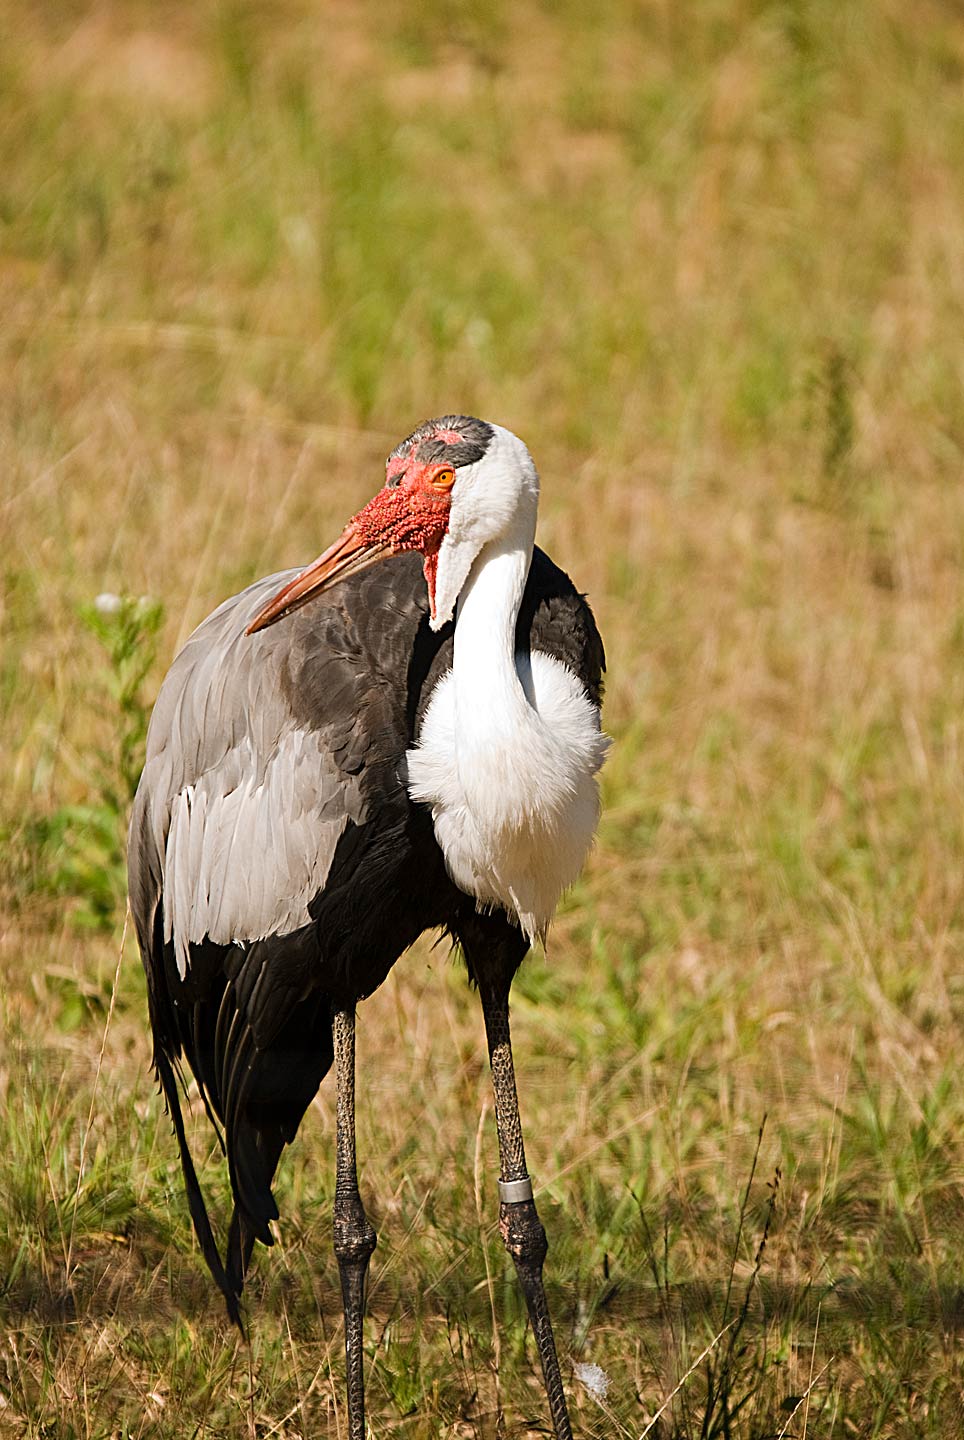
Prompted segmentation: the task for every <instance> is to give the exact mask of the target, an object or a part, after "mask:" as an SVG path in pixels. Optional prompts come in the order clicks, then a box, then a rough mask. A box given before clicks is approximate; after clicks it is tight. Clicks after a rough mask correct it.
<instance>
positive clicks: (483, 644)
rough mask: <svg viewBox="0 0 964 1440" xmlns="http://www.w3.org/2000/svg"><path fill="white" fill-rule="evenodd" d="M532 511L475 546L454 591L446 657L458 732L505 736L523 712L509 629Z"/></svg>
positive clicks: (528, 548) (471, 736) (474, 737)
mask: <svg viewBox="0 0 964 1440" xmlns="http://www.w3.org/2000/svg"><path fill="white" fill-rule="evenodd" d="M534 530H535V525H534V517H533V521H531V522H530V521H529V520H528V517H526V516H525V515H521V516H519V518H518V521H517V522H516V523H515V524H514V525H513V526H512V527H511V528H510V529H509V530H508V531H507V532H506V533H505V534H504V535H502V536H499V537H498V538H497V539H495V540H490V541H489V543H488V544H487V545H485V546H483V548H482V549H481V550H480V552H479V554H478V555H477V556H476V558H475V561H474V562H473V565H472V568H471V570H470V571H469V578H468V580H467V581H466V583H465V585H464V586H463V588H462V593H461V594H460V596H459V601H458V607H457V609H456V617H455V641H454V655H453V659H452V670H453V678H454V683H455V694H456V710H457V714H458V725H459V732H460V735H461V736H462V737H463V738H464V739H465V740H466V741H468V742H469V743H470V744H471V742H472V741H478V740H479V739H481V738H482V736H483V735H499V736H502V737H505V736H506V735H507V734H509V733H511V732H512V731H513V730H515V729H516V728H518V726H519V725H524V724H525V723H526V719H527V718H528V712H529V709H530V707H529V702H528V700H527V698H526V693H525V689H524V686H523V679H522V677H521V676H520V674H519V671H518V668H517V665H516V654H515V631H516V621H517V620H518V617H519V607H520V605H521V604H522V594H523V591H524V590H525V584H526V578H527V576H528V574H529V565H530V563H531V560H532V545H533V538H534Z"/></svg>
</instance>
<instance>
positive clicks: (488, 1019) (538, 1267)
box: [479, 976, 572, 1440]
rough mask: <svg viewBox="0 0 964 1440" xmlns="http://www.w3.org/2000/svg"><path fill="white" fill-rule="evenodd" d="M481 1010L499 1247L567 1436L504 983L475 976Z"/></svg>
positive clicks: (567, 1439)
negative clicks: (491, 1099) (494, 1140)
mask: <svg viewBox="0 0 964 1440" xmlns="http://www.w3.org/2000/svg"><path fill="white" fill-rule="evenodd" d="M479 990H480V992H481V995H482V1013H483V1015H484V1017H485V1034H486V1040H487V1041H488V1046H489V1061H490V1064H491V1066H492V1087H493V1090H494V1092H495V1122H496V1128H497V1130H498V1133H499V1160H500V1168H499V1199H500V1204H499V1229H500V1231H501V1233H502V1239H503V1241H504V1242H505V1247H506V1249H507V1250H508V1252H509V1254H510V1255H511V1256H512V1258H513V1260H514V1261H515V1268H516V1272H517V1274H518V1276H519V1283H520V1284H521V1286H522V1293H523V1294H524V1295H525V1300H526V1307H527V1309H528V1311H529V1320H530V1322H531V1325H532V1331H533V1334H534V1335H535V1338H536V1344H537V1345H538V1347H539V1359H540V1361H541V1362H542V1374H543V1378H544V1380H545V1385H546V1396H547V1398H548V1400H549V1413H550V1414H551V1416H552V1423H553V1426H554V1428H555V1432H556V1440H572V1427H571V1426H570V1424H569V1414H568V1411H567V1410H566V1397H565V1394H564V1392H563V1388H562V1376H561V1374H560V1372H559V1360H558V1357H557V1355H556V1345H555V1341H554V1339H553V1336H552V1321H551V1320H550V1319H549V1307H548V1305H547V1303H546V1292H545V1287H544V1286H543V1283H542V1264H543V1261H544V1260H545V1258H546V1251H547V1250H548V1248H549V1247H548V1244H547V1241H546V1232H545V1230H544V1229H543V1226H542V1222H541V1220H540V1219H539V1216H538V1213H537V1211H536V1206H535V1201H534V1200H533V1198H532V1184H531V1182H530V1180H529V1173H528V1171H527V1170H526V1156H525V1147H524V1145H523V1141H522V1121H521V1120H520V1118H519V1100H518V1096H517V1094H516V1088H515V1069H514V1067H513V1064H512V1042H511V1040H510V1038H509V986H508V982H507V981H504V980H503V981H501V982H499V983H496V984H487V983H486V980H485V979H484V978H483V977H482V976H479Z"/></svg>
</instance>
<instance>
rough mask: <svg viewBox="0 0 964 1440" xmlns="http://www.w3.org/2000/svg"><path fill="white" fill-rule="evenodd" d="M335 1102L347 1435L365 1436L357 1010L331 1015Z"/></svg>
mask: <svg viewBox="0 0 964 1440" xmlns="http://www.w3.org/2000/svg"><path fill="white" fill-rule="evenodd" d="M332 1034H333V1039H334V1049H335V1078H336V1081H337V1085H338V1101H337V1106H338V1108H337V1117H338V1118H337V1159H336V1162H335V1206H334V1212H335V1213H334V1224H335V1255H336V1256H337V1259H338V1270H339V1273H340V1275H341V1298H342V1304H343V1307H344V1312H345V1367H346V1370H347V1378H348V1435H349V1440H365V1376H364V1370H363V1362H364V1358H365V1355H364V1343H363V1342H364V1335H363V1329H364V1320H365V1277H366V1275H367V1273H368V1262H369V1260H370V1259H371V1254H372V1251H373V1250H374V1248H375V1231H374V1229H373V1227H372V1224H371V1221H370V1220H369V1219H368V1216H367V1215H366V1214H365V1207H364V1205H363V1204H362V1198H361V1195H360V1194H359V1191H358V1171H357V1167H356V1164H355V1012H354V1010H338V1011H336V1012H335V1014H334V1016H333V1018H332Z"/></svg>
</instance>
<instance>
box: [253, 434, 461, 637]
mask: <svg viewBox="0 0 964 1440" xmlns="http://www.w3.org/2000/svg"><path fill="white" fill-rule="evenodd" d="M391 463H393V462H390V464H391ZM454 479H455V472H454V471H453V470H452V469H451V467H450V466H447V465H439V464H427V465H425V464H418V463H416V462H413V461H411V460H409V461H407V462H406V463H405V465H404V466H403V467H402V468H401V469H399V468H398V467H397V465H395V468H393V469H392V470H391V471H390V472H389V475H388V481H387V483H386V485H385V487H384V489H382V490H379V492H378V494H377V495H375V496H374V497H373V498H372V499H371V500H369V502H368V504H367V505H366V506H364V508H363V509H361V510H359V512H358V514H357V515H355V516H354V518H353V519H351V520H349V522H348V524H347V525H346V526H345V529H344V530H343V531H342V533H341V535H340V536H339V537H338V539H337V540H336V541H335V543H334V545H331V546H329V548H328V549H327V550H326V551H325V552H324V553H323V554H322V555H319V557H318V559H317V560H315V561H313V562H312V563H311V564H310V565H309V566H307V567H306V568H305V569H304V570H302V571H300V573H299V574H298V575H296V576H295V578H294V579H293V580H290V581H289V582H288V584H287V585H285V586H284V587H283V588H282V589H281V590H279V591H278V592H277V594H276V595H273V596H272V597H271V599H270V600H269V601H268V603H267V604H266V605H265V606H264V607H263V608H262V609H261V610H260V611H259V612H258V614H257V615H256V616H255V618H254V620H252V622H251V624H250V625H249V626H248V630H247V633H248V634H249V635H251V634H254V633H255V632H256V631H258V630H263V629H265V628H266V627H267V626H268V625H273V624H274V623H275V621H276V620H281V619H283V618H284V616H286V615H290V614H291V613H292V612H293V611H294V610H299V609H300V608H301V606H302V605H305V604H307V603H308V601H309V600H311V599H313V598H314V597H315V596H316V595H319V594H321V593H322V591H324V590H327V589H328V588H329V587H330V586H331V585H333V584H335V583H336V582H337V581H338V580H343V579H345V578H346V577H347V576H348V575H354V574H357V573H358V572H359V571H360V570H367V569H368V567H369V566H370V565H374V564H376V563H377V562H378V561H379V560H385V559H387V558H388V557H389V556H390V555H397V554H399V552H401V551H406V550H417V551H419V552H420V553H421V554H422V555H423V556H424V557H425V564H424V573H425V583H426V586H427V587H428V597H429V606H430V608H431V613H432V618H433V619H434V617H435V579H436V575H437V572H438V553H439V549H440V547H441V544H442V541H443V540H444V538H445V532H446V530H447V529H448V523H449V512H450V510H451V507H452V496H451V487H452V483H453V482H454Z"/></svg>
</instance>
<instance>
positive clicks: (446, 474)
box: [429, 465, 455, 490]
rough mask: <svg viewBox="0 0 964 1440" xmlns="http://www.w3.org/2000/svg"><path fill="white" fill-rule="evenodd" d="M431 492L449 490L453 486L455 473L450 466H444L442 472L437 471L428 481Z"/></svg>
mask: <svg viewBox="0 0 964 1440" xmlns="http://www.w3.org/2000/svg"><path fill="white" fill-rule="evenodd" d="M429 484H430V485H431V487H432V489H433V490H451V488H452V486H453V485H454V484H455V471H454V470H453V469H452V467H451V465H446V467H445V469H444V470H437V471H436V473H435V474H434V475H433V476H432V478H431V480H430V481H429Z"/></svg>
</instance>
